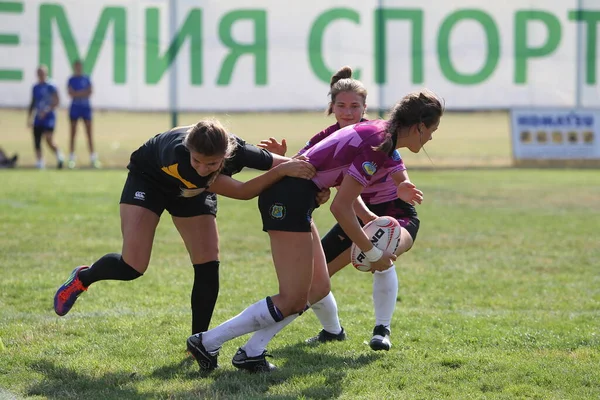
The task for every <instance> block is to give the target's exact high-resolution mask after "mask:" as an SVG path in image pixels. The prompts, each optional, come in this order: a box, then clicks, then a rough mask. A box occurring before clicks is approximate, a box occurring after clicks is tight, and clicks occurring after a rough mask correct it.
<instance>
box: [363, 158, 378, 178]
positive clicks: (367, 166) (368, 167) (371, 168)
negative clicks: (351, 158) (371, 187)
mask: <svg viewBox="0 0 600 400" xmlns="http://www.w3.org/2000/svg"><path fill="white" fill-rule="evenodd" d="M362 169H363V171H365V174H367V175H369V176H373V175H375V172H377V165H376V164H375V163H372V162H371V161H365V162H364V163H363V164H362Z"/></svg>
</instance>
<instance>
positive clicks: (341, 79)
mask: <svg viewBox="0 0 600 400" xmlns="http://www.w3.org/2000/svg"><path fill="white" fill-rule="evenodd" d="M329 88H330V90H329V95H330V96H331V101H330V102H329V106H328V107H327V115H331V114H333V104H334V103H335V97H336V96H337V95H338V94H340V93H342V92H354V93H356V94H357V95H359V96H360V97H362V99H363V104H364V103H365V102H366V101H367V89H366V88H365V85H363V83H362V82H361V81H358V80H356V79H352V68H350V67H349V66H347V65H346V66H345V67H342V68H340V69H339V70H338V71H337V72H336V73H335V74H334V75H333V76H332V77H331V82H330V83H329Z"/></svg>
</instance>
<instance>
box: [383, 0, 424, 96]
mask: <svg viewBox="0 0 600 400" xmlns="http://www.w3.org/2000/svg"><path fill="white" fill-rule="evenodd" d="M393 19H399V20H409V21H411V22H412V34H411V36H412V48H411V59H412V82H413V83H423V79H424V77H423V10H419V9H389V8H379V9H377V10H375V82H376V83H378V84H385V83H387V69H386V65H387V34H386V26H387V22H388V21H389V20H393Z"/></svg>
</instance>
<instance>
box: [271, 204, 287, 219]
mask: <svg viewBox="0 0 600 400" xmlns="http://www.w3.org/2000/svg"><path fill="white" fill-rule="evenodd" d="M269 214H271V218H273V219H284V218H285V206H284V205H283V204H279V203H275V204H273V205H272V206H271V209H270V210H269Z"/></svg>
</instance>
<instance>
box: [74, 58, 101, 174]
mask: <svg viewBox="0 0 600 400" xmlns="http://www.w3.org/2000/svg"><path fill="white" fill-rule="evenodd" d="M67 89H68V91H69V96H71V99H72V101H71V108H70V109H69V119H70V120H71V140H70V142H69V146H70V150H71V154H70V156H69V168H75V165H76V157H75V134H76V133H77V122H78V121H79V119H80V118H81V119H82V120H83V123H84V125H85V133H86V135H87V140H88V149H89V151H90V163H91V165H92V167H94V168H100V162H99V161H98V156H97V155H96V152H95V151H94V142H93V140H92V106H91V105H90V96H91V95H92V82H91V81H90V78H89V76H87V75H84V74H83V66H82V64H81V61H80V60H76V61H75V62H74V63H73V76H71V77H70V78H69V82H68V83H67Z"/></svg>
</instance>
